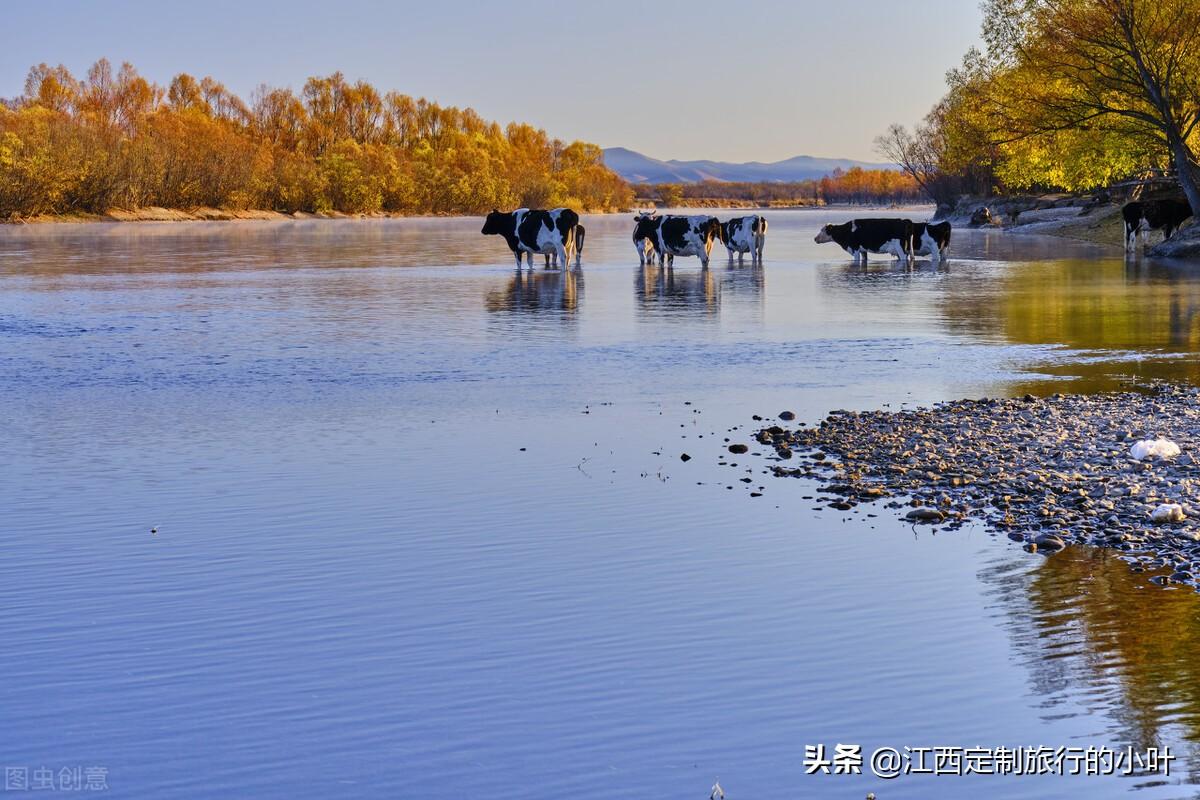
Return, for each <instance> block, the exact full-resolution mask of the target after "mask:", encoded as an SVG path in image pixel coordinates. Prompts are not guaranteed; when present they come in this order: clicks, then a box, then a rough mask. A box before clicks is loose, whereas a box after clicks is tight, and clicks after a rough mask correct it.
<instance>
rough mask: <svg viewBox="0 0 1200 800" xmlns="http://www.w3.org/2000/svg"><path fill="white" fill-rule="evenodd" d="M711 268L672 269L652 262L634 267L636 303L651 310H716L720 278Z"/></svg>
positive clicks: (719, 302) (719, 300)
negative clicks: (635, 269)
mask: <svg viewBox="0 0 1200 800" xmlns="http://www.w3.org/2000/svg"><path fill="white" fill-rule="evenodd" d="M716 272H717V271H716V270H714V269H711V268H709V269H701V270H698V271H697V270H690V269H687V270H685V269H676V268H674V267H663V266H659V265H655V264H644V265H642V266H640V267H638V268H637V273H636V279H635V282H636V286H637V295H638V300H639V301H640V303H639V304H640V307H641V308H642V309H644V310H647V311H651V310H656V309H661V310H663V311H668V312H671V311H703V312H704V313H713V314H715V313H716V312H717V309H718V308H719V307H720V305H721V288H720V281H719V280H718V278H717V276H716Z"/></svg>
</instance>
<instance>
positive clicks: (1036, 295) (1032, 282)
mask: <svg viewBox="0 0 1200 800" xmlns="http://www.w3.org/2000/svg"><path fill="white" fill-rule="evenodd" d="M974 278H975V279H973V280H972V281H970V282H969V283H968V282H949V283H948V284H947V286H946V290H945V292H944V293H943V294H942V296H941V298H940V300H939V303H940V305H941V307H942V313H943V314H944V316H945V318H946V321H947V323H948V325H949V327H950V328H951V329H952V330H955V331H959V332H965V333H969V334H971V335H976V336H983V337H996V336H999V337H1001V338H1002V339H1003V340H1004V341H1006V342H1011V343H1017V344H1030V345H1047V346H1054V347H1064V348H1070V349H1072V350H1075V351H1084V352H1089V353H1096V354H1097V355H1096V357H1093V358H1087V357H1084V358H1080V357H1078V355H1079V354H1078V352H1076V353H1075V354H1074V357H1072V358H1071V359H1070V360H1069V362H1068V363H1057V362H1055V361H1053V360H1050V361H1048V362H1046V363H1043V364H1035V365H1033V369H1034V370H1035V371H1037V372H1041V373H1044V374H1048V375H1054V376H1060V377H1063V378H1066V379H1068V383H1067V384H1066V385H1065V386H1064V385H1063V384H1062V383H1058V384H1057V385H1056V386H1055V387H1053V388H1052V389H1051V391H1063V390H1067V391H1100V390H1105V389H1113V388H1117V387H1119V386H1120V385H1121V384H1123V383H1125V382H1127V381H1129V380H1130V379H1136V380H1149V379H1169V380H1187V381H1193V382H1197V381H1200V363H1197V362H1196V360H1195V359H1193V358H1192V357H1191V355H1192V354H1193V353H1195V352H1196V351H1197V350H1200V329H1198V325H1197V322H1198V315H1200V281H1197V278H1196V274H1195V272H1194V271H1193V270H1190V269H1187V268H1181V267H1179V266H1175V265H1169V264H1162V263H1150V262H1145V261H1137V262H1124V261H1122V260H1119V259H1115V258H1113V259H1105V260H1093V259H1067V260H1062V261H1059V262H1056V263H1026V264H1020V265H1015V266H1014V265H1007V268H1005V269H998V270H994V271H987V272H984V273H983V274H980V275H977V276H974ZM1030 388H1036V387H1034V386H1015V387H1013V391H1018V392H1020V391H1025V390H1027V389H1030Z"/></svg>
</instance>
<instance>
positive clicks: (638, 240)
mask: <svg viewBox="0 0 1200 800" xmlns="http://www.w3.org/2000/svg"><path fill="white" fill-rule="evenodd" d="M656 213H657V212H654V211H650V212H647V213H644V214H638V215H636V216H634V218H633V221H634V222H635V223H637V224H636V225H635V226H634V228H633V247H634V249H635V250H637V254H638V266H644V265H645V263H646V262H647V261H649V262H650V263H654V236H653V235H651V234H650V229H651V228H652V227H653V226H654V224H655V223H656V221H657V219H658V218H657V216H655V215H656ZM642 222H646V223H647V224H646V225H644V226H643V225H642Z"/></svg>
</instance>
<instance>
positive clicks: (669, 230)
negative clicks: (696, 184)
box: [633, 214, 721, 267]
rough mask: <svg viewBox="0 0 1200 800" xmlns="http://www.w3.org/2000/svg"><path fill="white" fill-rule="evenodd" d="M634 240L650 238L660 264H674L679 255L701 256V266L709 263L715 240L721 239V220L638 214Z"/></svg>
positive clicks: (703, 217) (702, 217) (701, 217)
mask: <svg viewBox="0 0 1200 800" xmlns="http://www.w3.org/2000/svg"><path fill="white" fill-rule="evenodd" d="M634 220H635V221H636V222H637V225H636V226H635V227H634V229H633V241H634V242H635V243H636V242H637V241H638V239H639V238H640V239H650V241H651V242H652V243H653V244H654V249H655V251H657V252H658V259H659V263H660V264H668V265H670V264H673V263H674V261H675V256H698V257H699V258H700V264H701V266H704V267H707V266H708V257H709V254H710V253H712V247H713V242H714V241H716V240H717V239H720V238H721V222H720V220H718V219H717V218H716V217H706V216H692V217H683V216H676V215H673V214H672V215H668V216H665V217H647V216H645V215H642V214H639V215H638V216H636V217H634Z"/></svg>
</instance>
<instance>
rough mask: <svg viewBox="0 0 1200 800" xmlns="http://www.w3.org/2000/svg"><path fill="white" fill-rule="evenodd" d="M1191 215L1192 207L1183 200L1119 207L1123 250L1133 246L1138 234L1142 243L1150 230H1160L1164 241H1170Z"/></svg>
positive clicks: (1141, 201) (1127, 204) (1129, 204)
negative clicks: (1122, 230) (1121, 218)
mask: <svg viewBox="0 0 1200 800" xmlns="http://www.w3.org/2000/svg"><path fill="white" fill-rule="evenodd" d="M1191 215H1192V207H1191V205H1190V204H1189V203H1188V201H1187V200H1185V199H1175V198H1167V199H1163V200H1140V201H1139V200H1135V201H1133V202H1132V203H1126V204H1125V205H1123V206H1122V207H1121V216H1122V217H1124V218H1125V249H1126V250H1131V249H1133V248H1134V246H1135V242H1136V241H1137V235H1138V233H1141V234H1142V242H1143V243H1145V241H1146V234H1147V233H1148V232H1149V231H1152V230H1161V231H1162V232H1163V233H1164V234H1165V236H1164V237H1163V238H1164V239H1170V238H1171V234H1173V233H1174V232H1175V231H1176V230H1177V229H1178V228H1179V226H1180V225H1181V224H1182V223H1183V221H1184V220H1186V219H1187V218H1188V217H1190V216H1191Z"/></svg>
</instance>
